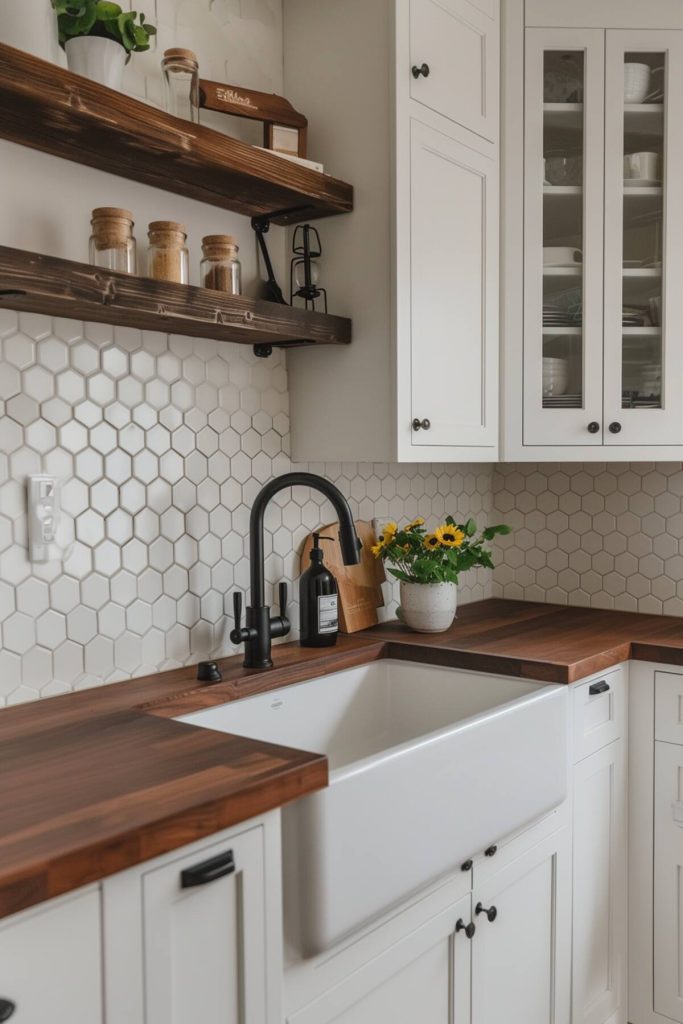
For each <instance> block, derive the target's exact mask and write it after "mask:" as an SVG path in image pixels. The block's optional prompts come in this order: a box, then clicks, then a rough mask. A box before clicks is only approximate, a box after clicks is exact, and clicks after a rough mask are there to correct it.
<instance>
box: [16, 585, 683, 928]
mask: <svg viewBox="0 0 683 1024" xmlns="http://www.w3.org/2000/svg"><path fill="white" fill-rule="evenodd" d="M273 653H274V660H275V668H274V669H270V670H269V671H266V672H261V671H248V670H246V669H244V668H242V665H241V658H240V657H236V658H228V659H225V660H224V661H222V662H220V663H219V664H220V666H221V670H222V673H223V681H222V682H219V683H198V682H197V680H196V667H188V668H183V669H178V670H174V671H172V672H164V673H159V674H157V675H153V676H147V677H146V678H142V679H135V680H131V681H129V682H123V683H117V684H115V685H111V686H103V687H99V688H97V689H91V690H85V691H81V692H79V693H73V694H66V695H64V696H62V697H54V698H50V699H49V700H44V701H41V702H39V703H37V704H25V705H21V706H19V707H14V708H8V709H6V710H3V711H2V712H0V769H1V772H2V787H1V788H0V916H4V915H7V914H11V913H14V912H16V911H18V910H22V909H24V908H25V907H30V906H32V905H33V904H36V903H39V902H41V901H42V900H46V899H49V898H51V897H53V896H57V895H60V894H61V893H64V892H68V891H70V890H72V889H76V888H78V887H79V886H81V885H84V884H86V883H88V882H92V881H96V880H98V879H101V878H104V877H106V876H107V875H111V874H114V873H115V872H117V871H122V870H124V869H125V868H128V867H131V866H132V865H134V864H137V863H140V862H141V861H144V860H147V859H149V858H151V857H155V856H158V855H160V854H162V853H165V852H167V851H169V850H172V849H175V848H177V847H180V846H183V845H185V844H187V843H190V842H193V841H195V840H197V839H201V838H203V837H204V836H208V835H211V834H213V833H214V832H217V831H219V830H220V829H223V828H227V827H230V826H232V825H235V824H237V823H239V822H241V821H245V820H247V819H248V818H252V817H254V816H255V815H258V814H262V813H265V812H266V811H268V810H272V809H273V808H276V807H280V806H282V805H283V804H286V803H288V802H289V801H291V800H295V799H297V798H298V797H301V796H303V795H305V794H307V793H311V792H313V791H315V790H316V789H320V788H322V787H324V786H325V785H327V761H326V758H324V757H322V756H320V755H318V754H315V753H306V752H303V751H298V750H291V749H288V748H285V747H279V746H275V745H273V744H267V743H261V742H258V741H256V740H249V739H244V738H240V737H238V736H230V735H225V734H223V733H214V732H211V731H210V730H207V729H203V728H197V727H195V726H192V725H187V724H183V723H180V722H175V721H173V720H172V718H173V716H176V715H180V714H187V713H189V712H191V711H196V710H199V709H201V708H206V707H210V706H212V705H217V704H223V703H225V702H226V701H230V700H234V699H236V698H238V697H242V696H247V695H250V694H254V693H260V692H264V691H267V690H271V689H276V688H279V687H282V686H286V685H288V684H291V683H295V682H301V681H304V680H305V679H310V678H313V677H316V676H320V675H325V674H329V673H330V672H334V671H338V670H341V669H344V668H350V667H352V666H354V665H361V664H366V663H368V662H370V661H373V660H376V659H378V658H383V657H391V658H399V659H404V660H408V661H422V662H429V663H431V664H437V665H447V666H453V667H460V668H469V669H475V670H480V671H485V672H497V673H501V674H505V675H512V676H521V677H524V678H528V679H534V680H547V681H549V682H557V683H571V682H574V681H576V680H578V679H581V678H583V677H585V676H588V675H591V674H593V673H595V672H599V671H601V670H602V669H605V668H608V667H609V666H612V665H616V664H619V663H620V662H623V661H627V660H629V659H639V660H644V661H654V662H660V663H665V664H672V665H683V619H678V618H676V619H674V618H662V617H661V616H655V615H637V614H631V613H622V612H612V611H601V610H597V609H583V608H565V607H560V606H554V605H543V604H531V603H528V602H522V601H502V600H489V601H481V602H478V603H477V604H473V605H467V606H465V607H463V608H462V609H460V612H459V615H458V619H457V621H456V623H455V624H454V626H453V627H452V629H450V630H449V631H448V632H447V633H443V634H436V635H434V636H429V635H421V634H416V633H410V632H408V631H407V630H405V629H404V628H403V627H401V626H400V625H398V624H396V623H388V624H386V625H383V626H378V627H377V628H375V629H372V630H367V631H366V632H364V633H362V634H355V635H354V636H350V637H346V636H343V637H340V639H339V643H338V644H337V646H336V647H334V648H327V649H322V650H318V651H316V650H310V649H309V650H304V649H302V648H300V647H298V646H297V645H296V644H287V645H283V646H279V647H276V648H275V649H274V652H273Z"/></svg>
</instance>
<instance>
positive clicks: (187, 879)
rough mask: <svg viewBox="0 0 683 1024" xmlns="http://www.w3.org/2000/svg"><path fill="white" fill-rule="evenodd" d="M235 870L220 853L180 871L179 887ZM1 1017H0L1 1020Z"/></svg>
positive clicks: (229, 859) (213, 879)
mask: <svg viewBox="0 0 683 1024" xmlns="http://www.w3.org/2000/svg"><path fill="white" fill-rule="evenodd" d="M234 870H235V858H234V857H233V853H232V850H228V852H227V853H220V854H219V855H218V856H217V857H212V858H211V860H205V861H202V863H201V864H195V866H194V867H193V868H185V870H184V871H181V872H180V888H181V889H192V888H193V886H195V885H208V883H209V882H216V881H217V880H218V879H219V878H225V876H226V875H232V874H233V872H234ZM1 1019H2V1018H0V1020H1Z"/></svg>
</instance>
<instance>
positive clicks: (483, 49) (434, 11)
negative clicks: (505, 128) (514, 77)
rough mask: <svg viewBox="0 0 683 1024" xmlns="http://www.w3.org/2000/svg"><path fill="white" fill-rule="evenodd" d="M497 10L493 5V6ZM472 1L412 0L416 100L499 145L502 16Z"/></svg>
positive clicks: (412, 95) (411, 30)
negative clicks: (499, 78) (487, 10)
mask: <svg viewBox="0 0 683 1024" xmlns="http://www.w3.org/2000/svg"><path fill="white" fill-rule="evenodd" d="M494 6H497V4H495V3H491V2H490V0H489V7H494ZM492 14H493V15H494V16H492V17H488V16H487V15H486V14H483V13H482V12H481V11H479V10H476V8H475V7H474V6H473V5H472V4H471V3H469V2H468V0H411V2H410V60H411V68H419V69H421V70H422V73H421V74H419V75H418V76H417V77H415V76H414V74H413V73H411V79H410V83H411V84H410V95H411V98H412V99H413V100H416V101H417V102H418V103H422V104H423V105H424V106H426V107H429V108H430V109H431V110H434V111H436V113H437V114H443V116H444V117H447V118H449V119H450V120H451V121H455V122H457V124H460V125H462V126H463V128H467V129H469V131H472V132H476V134H477V135H481V136H482V137H483V138H486V139H489V140H490V141H491V142H495V141H496V139H497V137H498V75H499V71H498V64H499V62H498V53H499V46H500V42H499V27H498V13H497V11H496V10H493V11H492Z"/></svg>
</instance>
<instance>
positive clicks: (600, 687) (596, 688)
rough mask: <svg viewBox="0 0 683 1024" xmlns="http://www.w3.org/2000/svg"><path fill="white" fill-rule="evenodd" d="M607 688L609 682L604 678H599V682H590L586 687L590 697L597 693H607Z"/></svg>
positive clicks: (595, 695)
mask: <svg viewBox="0 0 683 1024" xmlns="http://www.w3.org/2000/svg"><path fill="white" fill-rule="evenodd" d="M608 690H609V683H608V682H607V681H606V680H605V679H601V680H600V682H599V683H591V684H590V686H589V687H588V692H589V694H590V695H591V697H597V695H598V694H599V693H607V691H608Z"/></svg>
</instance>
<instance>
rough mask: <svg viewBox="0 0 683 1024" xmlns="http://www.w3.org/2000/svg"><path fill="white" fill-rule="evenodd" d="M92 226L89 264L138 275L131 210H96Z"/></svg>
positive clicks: (103, 207) (116, 208)
mask: <svg viewBox="0 0 683 1024" xmlns="http://www.w3.org/2000/svg"><path fill="white" fill-rule="evenodd" d="M90 223H91V225H92V235H91V236H90V262H91V263H92V264H93V266H95V267H103V268H104V269H105V270H116V271H118V272H119V273H121V274H135V273H136V271H137V245H136V242H135V237H134V235H133V227H134V223H133V214H132V213H131V212H130V210H120V209H118V207H115V206H101V207H98V208H97V209H96V210H93V212H92V217H91V222H90Z"/></svg>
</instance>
